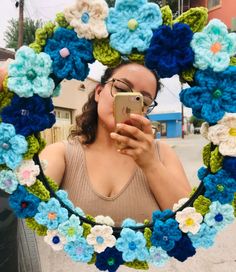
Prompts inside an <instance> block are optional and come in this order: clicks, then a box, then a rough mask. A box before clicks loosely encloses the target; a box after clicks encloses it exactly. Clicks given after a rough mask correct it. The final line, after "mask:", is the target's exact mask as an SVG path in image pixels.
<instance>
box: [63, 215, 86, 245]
mask: <svg viewBox="0 0 236 272" xmlns="http://www.w3.org/2000/svg"><path fill="white" fill-rule="evenodd" d="M58 231H59V233H60V234H62V235H63V236H64V237H66V240H67V242H72V241H75V240H77V239H78V238H80V237H81V236H82V234H83V228H82V227H81V226H80V219H79V217H77V216H75V215H74V214H72V215H71V217H70V218H69V220H67V221H66V222H63V223H61V224H60V225H59V226H58Z"/></svg>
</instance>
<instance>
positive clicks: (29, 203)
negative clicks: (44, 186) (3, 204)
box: [9, 185, 40, 218]
mask: <svg viewBox="0 0 236 272" xmlns="http://www.w3.org/2000/svg"><path fill="white" fill-rule="evenodd" d="M39 203H40V199H39V198H37V197H36V196H34V195H32V194H30V193H29V192H28V191H27V190H26V189H25V187H24V186H21V185H19V186H18V188H17V190H16V191H15V192H14V193H13V194H12V195H11V196H10V197H9V204H10V207H11V208H12V209H13V211H14V212H15V213H16V215H17V216H18V217H20V218H28V217H33V216H34V215H35V214H36V213H37V208H38V206H39Z"/></svg>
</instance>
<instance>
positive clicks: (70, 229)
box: [67, 227, 75, 236]
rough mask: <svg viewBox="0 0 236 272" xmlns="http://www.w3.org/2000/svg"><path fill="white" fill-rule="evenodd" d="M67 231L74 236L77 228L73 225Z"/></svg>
mask: <svg viewBox="0 0 236 272" xmlns="http://www.w3.org/2000/svg"><path fill="white" fill-rule="evenodd" d="M67 233H68V235H69V236H73V235H75V229H74V228H73V227H71V228H69V229H68V231H67Z"/></svg>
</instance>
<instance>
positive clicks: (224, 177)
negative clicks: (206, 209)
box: [203, 169, 236, 204]
mask: <svg viewBox="0 0 236 272" xmlns="http://www.w3.org/2000/svg"><path fill="white" fill-rule="evenodd" d="M203 182H204V185H205V189H206V192H205V197H207V198H209V199H210V200H211V201H217V200H218V201H219V202H220V203H221V204H226V203H231V202H232V201H233V199H234V193H235V192H236V180H235V179H233V178H231V177H230V175H229V174H228V173H227V172H226V171H225V170H223V169H221V170H220V171H218V172H217V173H216V174H214V175H212V174H209V175H208V176H206V177H205V178H204V179H203Z"/></svg>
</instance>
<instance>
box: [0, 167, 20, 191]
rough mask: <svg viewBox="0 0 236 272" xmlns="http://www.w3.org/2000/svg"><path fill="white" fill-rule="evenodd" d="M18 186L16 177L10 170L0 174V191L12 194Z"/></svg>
mask: <svg viewBox="0 0 236 272" xmlns="http://www.w3.org/2000/svg"><path fill="white" fill-rule="evenodd" d="M17 186H18V180H17V177H16V175H15V174H14V173H13V172H12V171H10V170H2V171H1V172H0V189H1V190H3V191H5V192H6V193H8V194H12V193H13V192H14V191H15V190H16V188H17Z"/></svg>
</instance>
